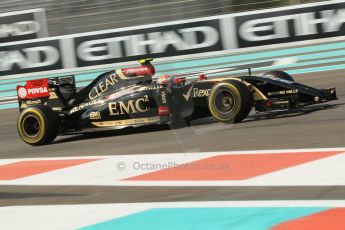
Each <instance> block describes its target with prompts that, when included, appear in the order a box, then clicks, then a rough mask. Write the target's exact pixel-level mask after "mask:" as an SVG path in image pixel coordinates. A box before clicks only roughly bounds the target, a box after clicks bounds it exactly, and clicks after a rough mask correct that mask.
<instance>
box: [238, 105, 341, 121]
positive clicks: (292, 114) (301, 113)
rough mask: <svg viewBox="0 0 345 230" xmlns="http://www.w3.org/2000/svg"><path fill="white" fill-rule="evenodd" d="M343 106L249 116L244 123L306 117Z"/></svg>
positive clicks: (315, 107) (323, 106) (315, 106)
mask: <svg viewBox="0 0 345 230" xmlns="http://www.w3.org/2000/svg"><path fill="white" fill-rule="evenodd" d="M341 105H345V103H337V104H319V105H313V106H309V107H304V108H298V109H291V110H281V111H272V112H262V113H256V114H253V115H251V116H249V117H248V119H246V120H244V121H243V122H242V123H246V122H253V121H258V120H270V119H279V118H289V117H298V116H304V115H307V114H311V113H314V112H317V111H321V110H326V109H327V110H329V109H337V108H338V107H340V106H341Z"/></svg>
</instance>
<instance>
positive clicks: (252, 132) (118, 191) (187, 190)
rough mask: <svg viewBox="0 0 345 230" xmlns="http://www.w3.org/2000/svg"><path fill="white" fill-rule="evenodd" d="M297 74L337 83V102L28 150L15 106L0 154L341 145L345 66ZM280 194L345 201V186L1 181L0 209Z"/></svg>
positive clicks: (320, 84)
mask: <svg viewBox="0 0 345 230" xmlns="http://www.w3.org/2000/svg"><path fill="white" fill-rule="evenodd" d="M294 77H295V79H296V81H298V82H301V83H305V84H308V85H310V86H314V87H316V88H327V87H333V86H334V87H336V88H337V93H338V98H339V100H337V101H332V102H329V103H325V104H319V105H315V106H311V107H308V108H305V109H303V110H302V111H299V112H293V113H289V114H286V113H275V114H273V115H257V114H251V115H250V116H249V117H248V118H247V119H246V120H244V121H243V122H242V123H239V124H234V125H223V124H220V123H215V122H214V121H213V120H212V119H211V120H210V119H208V120H202V121H198V122H196V123H194V125H193V126H192V127H191V128H182V129H177V130H171V129H170V128H169V127H165V126H163V127H156V126H154V127H149V128H138V129H130V130H126V131H111V132H101V133H94V134H91V135H74V136H63V137H59V138H57V140H56V141H55V142H54V143H53V144H51V145H48V146H40V147H30V146H28V145H26V144H24V143H23V142H22V141H21V140H20V138H19V137H18V135H17V131H16V119H17V116H18V111H17V109H6V110H0V118H1V123H0V136H1V139H0V146H1V149H0V158H3V159H8V158H30V157H66V156H96V155H124V154H155V153H177V152H189V151H193V152H197V151H200V152H204V151H208V152H209V151H230V150H232V151H233V150H260V149H295V148H326V147H332V148H333V147H344V143H345V70H337V71H329V72H319V73H310V74H303V75H296V76H294ZM282 199H285V200H289V199H293V200H298V199H301V200H302V199H304V200H306V199H330V200H331V199H345V187H343V186H317V187H311V186H299V187H107V186H85V187H83V186H0V206H8V205H37V204H76V203H122V202H155V201H202V200H282Z"/></svg>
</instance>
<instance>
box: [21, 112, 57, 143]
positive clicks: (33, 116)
mask: <svg viewBox="0 0 345 230" xmlns="http://www.w3.org/2000/svg"><path fill="white" fill-rule="evenodd" d="M17 129H18V133H19V136H20V138H21V139H22V140H23V141H24V142H25V143H27V144H29V145H34V146H38V145H45V144H49V143H51V142H52V141H53V140H54V139H55V138H56V136H57V134H58V131H59V119H58V116H57V114H56V113H54V111H53V110H51V109H50V108H49V107H47V106H44V105H35V106H32V107H29V108H27V109H25V110H23V111H22V112H21V113H20V115H19V118H18V123H17Z"/></svg>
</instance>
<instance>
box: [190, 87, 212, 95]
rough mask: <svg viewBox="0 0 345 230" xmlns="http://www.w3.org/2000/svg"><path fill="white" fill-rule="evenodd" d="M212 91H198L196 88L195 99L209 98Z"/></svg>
mask: <svg viewBox="0 0 345 230" xmlns="http://www.w3.org/2000/svg"><path fill="white" fill-rule="evenodd" d="M210 92H211V89H198V88H194V97H208V96H209V95H210Z"/></svg>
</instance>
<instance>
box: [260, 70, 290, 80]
mask: <svg viewBox="0 0 345 230" xmlns="http://www.w3.org/2000/svg"><path fill="white" fill-rule="evenodd" d="M264 76H265V77H269V78H279V79H283V80H287V81H293V82H294V81H295V80H294V79H293V77H291V75H290V74H288V73H287V72H284V71H281V70H273V71H270V72H267V73H265V74H264Z"/></svg>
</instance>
